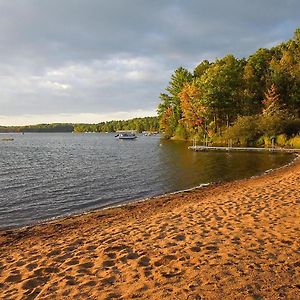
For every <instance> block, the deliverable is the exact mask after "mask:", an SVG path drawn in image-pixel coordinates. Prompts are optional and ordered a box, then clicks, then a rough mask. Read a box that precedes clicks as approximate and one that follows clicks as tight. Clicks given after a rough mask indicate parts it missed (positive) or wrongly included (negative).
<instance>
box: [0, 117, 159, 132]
mask: <svg viewBox="0 0 300 300" xmlns="http://www.w3.org/2000/svg"><path fill="white" fill-rule="evenodd" d="M117 130H136V131H138V132H142V131H158V130H159V122H158V118H157V117H145V118H134V119H131V120H119V121H108V122H101V123H98V124H66V123H53V124H38V125H28V126H0V132H73V131H74V132H115V131H117Z"/></svg>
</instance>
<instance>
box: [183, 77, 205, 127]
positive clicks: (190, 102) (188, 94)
mask: <svg viewBox="0 0 300 300" xmlns="http://www.w3.org/2000/svg"><path fill="white" fill-rule="evenodd" d="M179 98H180V107H181V110H182V119H181V121H180V122H182V123H185V124H186V126H187V128H188V129H189V130H190V131H194V130H199V128H200V129H201V130H202V131H206V126H205V125H206V108H205V106H204V105H203V103H202V102H201V90H200V88H199V86H198V85H197V82H196V81H193V82H192V83H186V84H185V85H184V87H183V88H182V91H181V92H180V93H179Z"/></svg>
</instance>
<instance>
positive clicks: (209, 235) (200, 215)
mask: <svg viewBox="0 0 300 300" xmlns="http://www.w3.org/2000/svg"><path fill="white" fill-rule="evenodd" d="M299 195H300V161H299V159H297V160H296V161H295V163H293V164H292V165H290V166H287V167H283V168H281V169H279V170H276V171H273V172H271V173H268V174H265V175H262V176H260V177H256V178H251V179H246V180H239V181H235V182H231V183H223V184H217V185H212V186H208V187H204V188H201V189H197V190H194V191H189V192H182V193H179V194H174V195H166V196H162V197H158V198H155V199H150V200H149V201H145V202H141V203H138V204H131V205H127V206H124V207H121V208H115V209H110V210H105V211H98V212H92V213H89V214H85V215H81V216H75V217H69V218H65V219H60V220H57V221H55V222H51V223H47V224H41V225H37V226H34V227H31V228H23V229H18V230H11V231H0V299H198V300H199V299H256V300H258V299H300V274H299V270H300V247H299V241H300V232H299V230H300V226H299V223H300V209H299V206H300V196H299Z"/></svg>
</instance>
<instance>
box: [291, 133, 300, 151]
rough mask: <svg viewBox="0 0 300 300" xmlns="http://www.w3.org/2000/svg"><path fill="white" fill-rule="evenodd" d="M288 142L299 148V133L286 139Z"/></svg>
mask: <svg viewBox="0 0 300 300" xmlns="http://www.w3.org/2000/svg"><path fill="white" fill-rule="evenodd" d="M288 144H289V145H291V146H292V147H293V148H299V149H300V135H297V136H295V137H293V138H291V139H290V140H289V141H288Z"/></svg>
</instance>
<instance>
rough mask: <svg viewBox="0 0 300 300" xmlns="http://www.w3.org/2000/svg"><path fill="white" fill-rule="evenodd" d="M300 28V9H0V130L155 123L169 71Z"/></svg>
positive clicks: (211, 0)
mask: <svg viewBox="0 0 300 300" xmlns="http://www.w3.org/2000/svg"><path fill="white" fill-rule="evenodd" d="M299 27H300V1H299V0H251V1H249V0H226V1H224V0H109V1H108V0H0V125H27V124H38V123H53V122H71V123H98V122H101V121H108V120H113V119H114V120H115V119H129V118H133V117H144V116H154V115H155V114H156V108H157V105H158V103H159V94H160V93H161V92H163V91H164V89H165V88H166V86H167V85H168V82H169V80H170V76H171V74H172V73H173V72H174V70H175V69H176V68H178V67H180V66H183V67H185V68H187V69H189V70H191V71H192V70H193V69H194V68H195V67H196V66H197V64H198V63H200V62H201V61H202V60H204V59H208V60H210V61H213V60H215V59H216V58H221V57H223V56H224V55H226V54H229V53H231V54H234V55H235V56H236V57H240V58H241V57H247V56H248V55H250V54H251V53H254V52H255V51H256V50H257V49H258V48H261V47H266V48H269V47H272V46H274V45H276V44H278V43H280V42H283V41H286V40H288V39H290V38H292V36H293V33H294V31H295V29H296V28H299Z"/></svg>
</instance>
